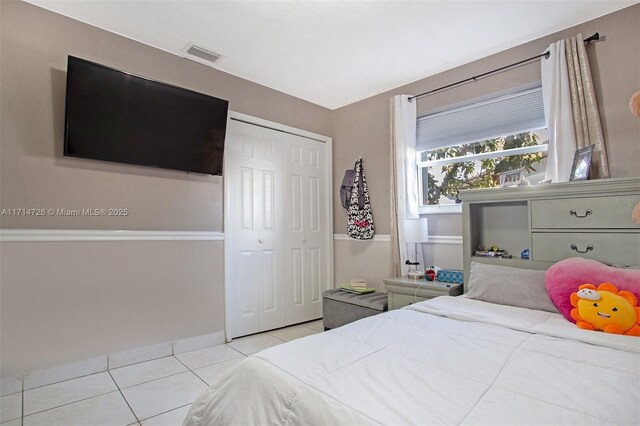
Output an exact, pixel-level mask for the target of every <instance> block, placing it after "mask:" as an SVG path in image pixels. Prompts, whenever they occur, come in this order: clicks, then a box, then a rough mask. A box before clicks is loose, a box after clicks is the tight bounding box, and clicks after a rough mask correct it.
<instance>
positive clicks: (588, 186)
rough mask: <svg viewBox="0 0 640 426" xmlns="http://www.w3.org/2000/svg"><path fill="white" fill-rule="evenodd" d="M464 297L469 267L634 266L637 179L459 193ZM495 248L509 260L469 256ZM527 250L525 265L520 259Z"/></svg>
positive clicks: (638, 238)
mask: <svg viewBox="0 0 640 426" xmlns="http://www.w3.org/2000/svg"><path fill="white" fill-rule="evenodd" d="M459 197H460V199H461V200H462V202H463V204H462V218H463V219H462V220H463V239H464V276H465V291H466V285H467V280H468V277H469V267H470V263H471V261H474V262H483V263H496V264H500V265H505V266H509V265H511V266H518V267H529V268H532V269H546V268H548V267H549V266H550V265H551V264H552V263H554V262H557V261H559V260H562V259H567V258H569V257H575V256H581V257H585V258H593V259H598V260H600V261H603V262H607V263H610V264H617V265H625V266H631V265H640V225H639V224H636V223H634V221H633V220H632V218H631V213H632V210H633V208H634V206H635V205H636V204H637V203H639V202H640V178H620V179H600V180H592V181H577V182H567V183H556V184H546V185H544V184H543V185H535V186H523V187H515V188H500V189H499V188H492V189H481V190H468V191H461V192H460V195H459ZM479 245H482V246H484V247H490V246H493V245H495V246H499V247H500V248H504V249H506V250H507V251H508V252H509V253H510V254H511V255H512V256H513V258H512V259H496V258H485V257H475V256H473V252H474V250H476V249H477V248H478V246H479ZM524 249H529V260H523V259H521V258H520V253H521V252H522V250H524Z"/></svg>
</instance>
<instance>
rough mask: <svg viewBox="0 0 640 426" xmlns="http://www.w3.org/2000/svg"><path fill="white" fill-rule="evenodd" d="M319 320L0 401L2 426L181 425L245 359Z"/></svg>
mask: <svg viewBox="0 0 640 426" xmlns="http://www.w3.org/2000/svg"><path fill="white" fill-rule="evenodd" d="M323 330H324V328H323V325H322V320H318V321H312V322H308V323H304V324H299V325H294V326H291V327H285V328H281V329H278V330H273V331H269V332H265V333H260V334H254V335H252V336H247V337H242V338H239V339H235V340H233V341H232V342H230V343H228V344H226V345H218V346H212V347H210V348H204V349H198V350H195V351H191V352H185V353H182V354H178V355H175V356H167V357H164V358H159V359H155V360H152V361H146V362H141V363H138V364H133V365H128V366H125V367H120V368H114V369H110V370H109V371H107V372H102V373H97V374H91V375H89V376H85V377H80V378H77V379H72V380H66V381H63V382H58V383H54V384H51V385H48V386H42V387H39V388H35V389H30V390H28V391H24V392H18V393H14V394H10V395H6V396H3V397H1V398H0V426H21V425H23V426H31V425H34V426H35V425H47V426H55V425H61V426H72V425H78V426H80V425H82V426H98V425H109V426H114V425H122V426H127V425H138V426H140V425H142V426H152V425H181V424H182V420H183V419H184V417H185V416H186V415H187V412H188V411H189V407H190V406H191V403H192V402H193V401H194V400H195V399H196V397H197V396H198V395H199V394H200V392H202V391H203V390H204V389H206V388H207V386H208V385H211V384H213V383H214V382H215V381H216V380H217V379H218V378H220V377H221V376H222V375H223V374H224V373H225V372H226V371H227V370H228V369H230V368H231V367H233V366H234V365H236V364H237V363H238V362H239V361H241V360H242V359H243V358H245V357H246V356H247V355H251V354H254V353H256V352H259V351H261V350H264V349H267V348H270V347H272V346H276V345H279V344H281V343H284V342H287V341H290V340H294V339H298V338H300V337H305V336H309V335H312V334H315V333H319V332H321V331H323Z"/></svg>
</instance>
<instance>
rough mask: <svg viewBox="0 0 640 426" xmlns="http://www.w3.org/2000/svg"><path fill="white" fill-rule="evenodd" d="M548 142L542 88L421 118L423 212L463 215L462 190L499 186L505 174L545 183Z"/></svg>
mask: <svg viewBox="0 0 640 426" xmlns="http://www.w3.org/2000/svg"><path fill="white" fill-rule="evenodd" d="M547 143H548V137H547V131H546V129H545V122H544V108H543V104H542V90H541V89H540V88H536V89H531V90H526V91H522V92H518V93H515V94H511V95H507V96H501V97H497V98H493V99H490V100H488V101H484V102H478V103H474V104H472V105H468V106H464V107H461V108H455V109H450V110H447V111H444V112H441V113H437V114H431V115H427V116H424V117H420V118H418V123H417V146H418V153H417V165H418V172H419V177H420V179H418V181H419V184H420V188H419V189H420V194H421V199H420V205H421V208H420V209H421V212H422V213H451V212H459V211H460V207H459V205H457V202H458V200H457V193H458V191H459V190H461V189H473V188H491V187H495V186H499V183H500V182H499V181H500V179H499V178H500V174H501V173H504V172H509V171H517V170H521V171H523V172H524V176H525V178H527V180H528V181H529V182H531V183H537V182H539V181H540V180H542V179H544V167H545V163H546V162H545V158H546V151H547V146H548V145H547Z"/></svg>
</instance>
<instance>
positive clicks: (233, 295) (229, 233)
mask: <svg viewBox="0 0 640 426" xmlns="http://www.w3.org/2000/svg"><path fill="white" fill-rule="evenodd" d="M279 138H280V139H281V138H282V137H281V134H280V133H279V132H276V131H273V130H270V129H265V128H262V127H258V126H253V125H250V124H246V123H242V122H238V121H234V120H230V121H229V129H228V133H227V140H226V143H225V145H226V146H225V203H226V204H227V206H226V209H225V210H226V212H227V214H226V215H225V240H226V242H225V257H226V262H225V263H226V268H225V282H226V295H227V303H226V306H227V322H228V324H227V333H228V337H231V338H233V337H237V336H242V335H246V334H251V333H257V332H259V331H264V330H268V329H273V328H278V327H282V326H283V325H284V309H283V292H282V288H283V244H282V241H283V232H282V220H283V218H282V211H281V210H282V206H283V199H282V187H283V183H282V177H283V173H282V172H281V171H280V170H279V169H281V167H282V166H281V163H282V152H283V149H282V147H283V144H282V141H281V140H279Z"/></svg>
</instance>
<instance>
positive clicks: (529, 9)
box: [26, 0, 639, 109]
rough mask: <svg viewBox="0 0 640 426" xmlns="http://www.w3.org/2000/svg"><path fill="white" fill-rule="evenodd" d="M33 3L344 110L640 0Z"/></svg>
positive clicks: (128, 0)
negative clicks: (209, 58) (193, 48)
mask: <svg viewBox="0 0 640 426" xmlns="http://www.w3.org/2000/svg"><path fill="white" fill-rule="evenodd" d="M26 1H28V2H29V3H33V4H35V5H38V6H41V7H44V8H46V9H49V10H52V11H54V12H58V13H61V14H63V15H66V16H69V17H71V18H74V19H77V20H79V21H83V22H86V23H88V24H91V25H94V26H96V27H99V28H103V29H105V30H108V31H111V32H114V33H117V34H120V35H123V36H125V37H128V38H131V39H134V40H137V41H140V42H142V43H145V44H148V45H151V46H154V47H157V48H159V49H162V50H165V51H167V52H171V53H174V54H176V55H181V56H182V53H181V52H182V50H183V49H184V47H185V46H186V45H187V44H188V43H189V42H194V43H196V44H197V45H200V46H202V47H205V48H207V49H209V50H211V51H214V52H216V53H219V54H222V55H223V58H222V59H220V60H218V61H217V62H216V63H215V64H212V66H213V67H214V68H217V69H219V70H221V71H224V72H227V73H230V74H233V75H236V76H239V77H242V78H244V79H247V80H250V81H253V82H256V83H259V84H262V85H264V86H267V87H270V88H273V89H276V90H279V91H281V92H284V93H287V94H290V95H292V96H296V97H298V98H302V99H305V100H307V101H310V102H313V103H315V104H318V105H322V106H324V107H326V108H329V109H335V108H339V107H341V106H344V105H347V104H350V103H353V102H355V101H358V100H360V99H364V98H367V97H369V96H373V95H376V94H378V93H382V92H384V91H387V90H390V89H393V88H395V87H398V86H401V85H404V84H407V83H410V82H412V81H416V80H419V79H421V78H424V77H428V76H430V75H433V74H436V73H439V72H442V71H445V70H447V69H451V68H454V67H456V66H459V65H463V64H465V63H469V62H472V61H474V60H476V59H480V58H482V57H485V56H487V55H491V54H493V53H496V52H499V51H502V50H505V49H508V48H510V47H514V46H517V45H519V44H522V43H525V42H527V41H530V40H534V39H536V38H539V37H542V36H544V35H547V34H550V33H553V32H556V31H559V30H562V29H564V28H567V27H570V26H573V25H576V24H579V23H581V22H584V21H588V20H590V19H594V18H596V17H599V16H602V15H605V14H607V13H610V12H613V11H615V10H618V9H621V8H623V7H626V6H629V5H631V4H634V3H637V2H638V1H639V0H594V1H592V0H569V1H552V0H551V1H541V0H519V1H452V0H448V1H435V0H429V1H428V0H424V1H415V0H414V1H404V0H396V1H390V0H387V1H302V0H299V1H211V0H210V1H203V0H200V1H193V0H158V1H150V0H146V1H137V0H94V1H86V0H26Z"/></svg>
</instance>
